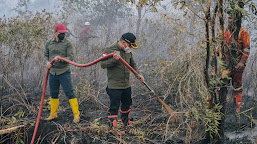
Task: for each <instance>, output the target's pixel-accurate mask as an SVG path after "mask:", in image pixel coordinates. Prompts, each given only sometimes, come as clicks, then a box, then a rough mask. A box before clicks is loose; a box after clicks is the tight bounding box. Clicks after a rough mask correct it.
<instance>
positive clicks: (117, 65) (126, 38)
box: [101, 33, 144, 129]
mask: <svg viewBox="0 0 257 144" xmlns="http://www.w3.org/2000/svg"><path fill="white" fill-rule="evenodd" d="M132 48H133V49H137V48H138V47H137V45H136V37H135V35H134V34H132V33H125V34H123V35H122V36H121V38H120V40H119V41H118V42H115V43H114V44H112V45H111V46H108V47H106V48H105V49H104V53H103V55H104V56H105V55H107V54H109V53H112V52H114V51H116V52H117V53H116V54H115V55H114V56H113V58H112V57H111V58H109V59H106V60H103V61H102V62H101V67H102V68H103V69H107V78H108V83H107V88H106V92H107V94H108V95H109V97H110V106H109V116H108V118H109V125H110V127H111V128H113V129H115V128H116V124H117V117H118V111H119V107H120V104H121V110H120V112H121V119H122V122H123V125H124V126H127V125H129V124H133V122H132V121H130V106H131V105H132V99H131V86H130V82H129V77H130V70H129V69H128V68H127V67H126V66H125V65H124V64H123V63H122V62H121V61H119V58H123V59H124V60H125V61H126V62H127V63H128V64H129V65H130V66H131V67H132V68H133V69H135V71H137V72H138V68H137V65H136V63H135V61H134V58H133V55H132V51H131V49H132ZM136 77H137V78H138V79H139V80H140V81H141V82H143V81H144V77H143V76H142V75H140V74H138V75H137V76H136Z"/></svg>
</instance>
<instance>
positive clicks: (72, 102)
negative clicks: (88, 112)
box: [69, 98, 80, 123]
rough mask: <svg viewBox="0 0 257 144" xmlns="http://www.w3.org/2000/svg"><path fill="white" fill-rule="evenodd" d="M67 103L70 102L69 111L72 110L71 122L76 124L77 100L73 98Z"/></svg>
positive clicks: (78, 116)
mask: <svg viewBox="0 0 257 144" xmlns="http://www.w3.org/2000/svg"><path fill="white" fill-rule="evenodd" d="M69 102H70V105H71V109H72V111H73V115H74V119H73V122H74V123H78V122H79V119H80V113H79V105H78V99H77V98H73V99H70V100H69Z"/></svg>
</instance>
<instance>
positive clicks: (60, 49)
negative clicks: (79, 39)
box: [44, 38, 73, 75]
mask: <svg viewBox="0 0 257 144" xmlns="http://www.w3.org/2000/svg"><path fill="white" fill-rule="evenodd" d="M56 56H60V57H63V58H66V59H69V60H71V61H72V60H73V47H72V45H71V42H70V41H68V40H66V39H64V40H62V41H59V42H57V41H56V40H55V38H54V39H50V40H48V41H47V42H46V45H45V51H44V60H45V62H51V61H52V60H53V59H54V58H55V57H56ZM69 68H70V67H69V63H67V62H64V61H60V62H54V64H53V66H52V68H51V69H50V73H51V74H52V75H60V74H62V73H64V72H66V71H67V70H68V69H69Z"/></svg>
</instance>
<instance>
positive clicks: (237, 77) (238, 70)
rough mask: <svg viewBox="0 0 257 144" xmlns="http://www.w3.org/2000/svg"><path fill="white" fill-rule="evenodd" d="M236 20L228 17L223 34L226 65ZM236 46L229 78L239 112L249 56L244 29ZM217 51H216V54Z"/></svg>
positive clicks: (248, 43) (248, 41) (246, 35)
mask: <svg viewBox="0 0 257 144" xmlns="http://www.w3.org/2000/svg"><path fill="white" fill-rule="evenodd" d="M235 23H236V18H235V16H234V15H232V14H229V16H228V27H227V29H226V31H225V33H224V47H225V49H226V52H225V55H224V56H225V62H226V64H228V63H229V61H230V59H231V58H232V56H231V50H232V49H233V42H234V41H235V39H234V32H235V31H236V29H235ZM234 46H237V48H236V54H235V57H234V58H233V60H235V61H236V64H235V67H233V68H232V70H231V77H232V85H233V87H234V100H235V106H236V111H237V112H240V104H241V102H242V92H243V87H242V75H243V71H244V69H245V66H246V61H247V59H248V56H249V54H250V36H249V33H248V31H247V30H246V29H244V28H242V27H241V28H240V31H239V35H238V44H237V45H234ZM218 51H219V50H217V52H218Z"/></svg>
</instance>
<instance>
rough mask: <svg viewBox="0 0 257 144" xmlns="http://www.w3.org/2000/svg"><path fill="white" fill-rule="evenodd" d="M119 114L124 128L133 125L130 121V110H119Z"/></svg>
mask: <svg viewBox="0 0 257 144" xmlns="http://www.w3.org/2000/svg"><path fill="white" fill-rule="evenodd" d="M120 112H121V120H122V123H123V126H124V127H126V126H127V125H132V124H134V122H133V121H130V109H129V110H127V111H122V110H120Z"/></svg>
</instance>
